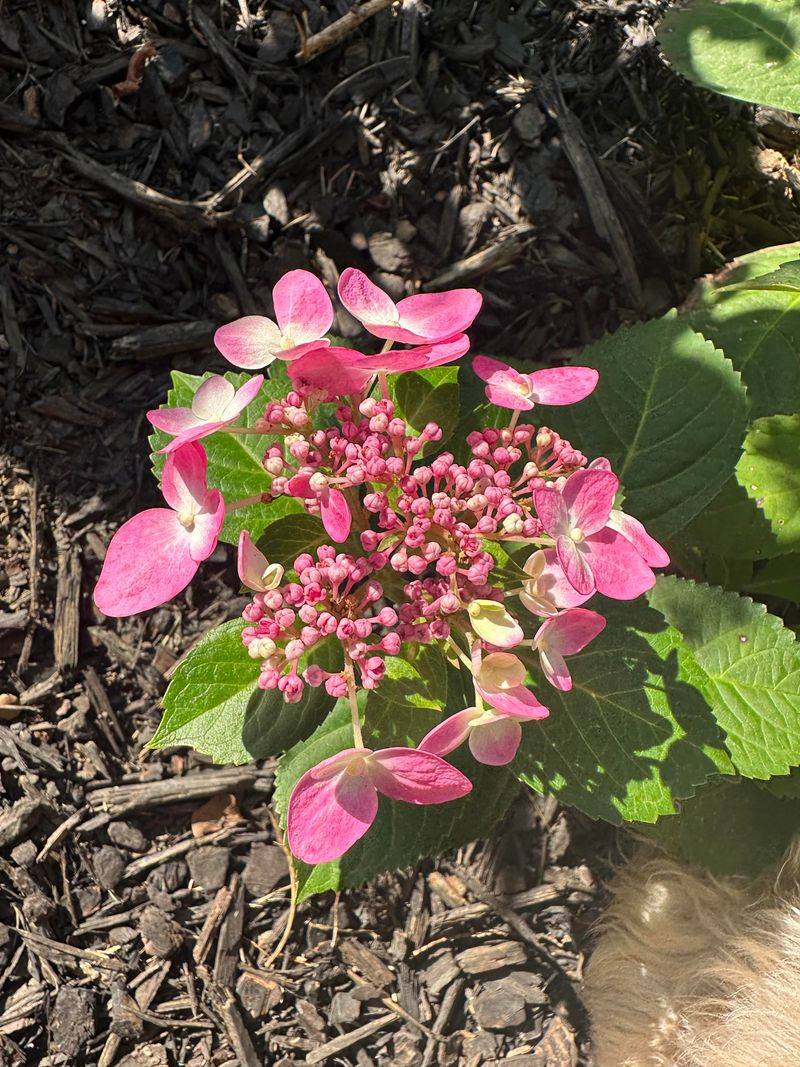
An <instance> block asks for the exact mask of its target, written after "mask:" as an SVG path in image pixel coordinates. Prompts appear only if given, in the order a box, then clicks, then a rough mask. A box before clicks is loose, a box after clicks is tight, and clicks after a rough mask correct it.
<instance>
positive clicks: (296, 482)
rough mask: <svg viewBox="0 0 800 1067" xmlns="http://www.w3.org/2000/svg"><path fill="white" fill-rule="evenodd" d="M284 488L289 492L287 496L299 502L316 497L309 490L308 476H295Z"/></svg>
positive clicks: (309, 477)
mask: <svg viewBox="0 0 800 1067" xmlns="http://www.w3.org/2000/svg"><path fill="white" fill-rule="evenodd" d="M286 488H287V489H288V490H289V496H296V497H299V498H300V499H301V500H312V499H315V498H316V496H317V494H316V493H315V492H314V490H313V489H312V488H311V475H310V474H295V476H294V477H293V478H290V479H289V481H288V482H287V483H286Z"/></svg>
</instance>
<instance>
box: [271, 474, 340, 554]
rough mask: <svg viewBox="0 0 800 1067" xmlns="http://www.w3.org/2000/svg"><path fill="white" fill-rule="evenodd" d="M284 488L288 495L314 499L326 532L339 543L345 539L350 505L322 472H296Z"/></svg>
mask: <svg viewBox="0 0 800 1067" xmlns="http://www.w3.org/2000/svg"><path fill="white" fill-rule="evenodd" d="M286 488H287V491H288V493H289V495H290V496H296V497H299V498H300V499H301V500H316V501H317V502H318V504H319V513H320V518H321V519H322V525H323V526H324V527H325V530H326V532H327V533H328V534H329V535H330V536H331V537H332V538H333V540H334V541H337V542H338V543H339V544H341V542H342V541H346V540H347V538H348V536H349V534H350V524H351V522H352V518H351V515H350V505H349V504H348V503H347V497H346V496H345V495H344V493H343V492H342V491H341V489H337V488H336V487H335V486H332V485H330V484H329V483H328V479H327V477H326V476H325V475H324V474H321V473H319V472H316V473H314V472H312V473H310V474H303V473H301V474H296V475H295V476H294V478H290V479H289V481H288V483H287V486H286Z"/></svg>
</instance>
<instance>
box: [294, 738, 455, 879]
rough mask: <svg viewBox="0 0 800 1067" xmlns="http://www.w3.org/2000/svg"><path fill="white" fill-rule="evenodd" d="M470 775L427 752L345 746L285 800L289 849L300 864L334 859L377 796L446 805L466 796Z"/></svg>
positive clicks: (372, 812) (373, 811)
mask: <svg viewBox="0 0 800 1067" xmlns="http://www.w3.org/2000/svg"><path fill="white" fill-rule="evenodd" d="M471 789H472V782H470V780H469V778H467V777H466V776H465V775H463V774H462V773H461V771H459V770H456V768H455V767H452V766H451V765H450V764H449V763H447V762H445V760H443V759H441V758H440V757H439V756H437V755H435V754H433V753H431V752H422V751H419V750H418V749H413V748H383V749H378V750H377V751H372V750H371V749H368V748H349V749H345V750H344V751H343V752H339V753H338V754H337V755H335V756H331V757H330V758H329V759H326V760H323V761H322V763H319V764H317V766H316V767H312V768H311V770H309V771H306V773H305V774H304V775H303V776H302V777H301V778H300V779H299V780H298V782H297V784H296V785H295V787H294V789H293V791H292V795H291V797H290V798H289V810H288V813H287V817H286V832H287V836H288V839H289V847H290V848H291V850H292V852H293V853H294V854H295V856H297V858H298V859H300V860H302V861H303V862H304V863H327V862H328V861H329V860H335V859H338V858H339V857H340V856H342V855H344V853H345V852H347V850H348V849H349V848H351V847H352V846H353V845H354V844H355V843H356V841H358V840H359V839H360V838H362V837H363V836H364V834H365V833H366V832H367V830H369V828H370V826H371V825H372V824H373V822H374V821H375V816H376V815H377V814H378V794H379V793H382V794H383V796H385V797H389V799H390V800H402V801H404V802H405V803H407V804H444V803H446V802H447V801H449V800H457V799H458V798H459V797H463V796H466V795H467V793H469V792H470V790H471Z"/></svg>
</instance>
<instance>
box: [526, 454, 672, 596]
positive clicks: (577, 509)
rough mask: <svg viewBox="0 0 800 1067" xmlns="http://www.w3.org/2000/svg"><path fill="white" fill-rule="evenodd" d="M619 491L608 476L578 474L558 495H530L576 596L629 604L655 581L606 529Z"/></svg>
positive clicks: (631, 549) (623, 541)
mask: <svg viewBox="0 0 800 1067" xmlns="http://www.w3.org/2000/svg"><path fill="white" fill-rule="evenodd" d="M618 488H619V479H618V478H617V477H616V475H614V474H612V473H611V471H607V470H597V469H595V470H579V471H575V473H574V474H571V475H570V476H569V478H567V480H566V482H565V483H564V485H563V486H562V487H561V488H560V489H555V488H552V487H549V486H548V487H544V488H540V489H535V490H534V493H533V502H534V506H535V508H536V513H537V515H538V516H539V519H540V520H541V523H542V525H543V526H544V528H545V530H546V532H547V533H548V534H550V536H551V537H554V538H555V540H556V552H557V554H558V562H559V563H560V564H561V566H562V567H563V568H564V574H565V575H566V577H567V580H568V581H569V583H570V584H571V585H572V586H573V588H574V589H576V590H577V592H579V593H581V594H590V593H593V592H594V591H595V589H596V590H597V591H598V592H600V593H603V594H604V595H605V596H608V597H612V598H614V599H615V600H633V599H634V598H635V597H637V596H639V595H640V594H642V593H644V592H645V591H646V590H647V589H650V588H652V586H653V585H654V583H655V580H656V579H655V575H654V574H653V571H652V570H651V568H650V567H649V566H648V564H647V563H646V562H645V560H644V559H643V558H642V556H641V555H640V554H639V552H637V550H636V549H635V548H634V546H633V545H632V544H631V542H630V541H628V540H627V539H626V538H625V537H623V535H622V534H621V533H619V532H618V531H617V530H615V529H612V528H611V527H610V526H609V525H608V520H609V518H610V516H611V510H612V506H613V503H614V496H615V495H616V492H617V490H618Z"/></svg>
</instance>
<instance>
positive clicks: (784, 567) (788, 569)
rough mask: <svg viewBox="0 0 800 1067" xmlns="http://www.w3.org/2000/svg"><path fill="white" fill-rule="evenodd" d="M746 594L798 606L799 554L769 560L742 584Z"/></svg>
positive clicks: (799, 581)
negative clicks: (769, 597) (792, 603)
mask: <svg viewBox="0 0 800 1067" xmlns="http://www.w3.org/2000/svg"><path fill="white" fill-rule="evenodd" d="M744 589H745V591H746V592H748V593H755V594H756V596H759V597H763V596H774V597H778V598H779V599H780V600H791V601H793V602H794V603H795V604H800V553H792V554H791V555H788V556H778V558H777V559H770V560H767V562H766V563H765V564H764V566H763V567H761V568H760V569H759V570H757V571H756V573H755V574H754V575H753V576H752V577H751V578H750V579H749V580H748V581H747V582H746V583H745V584H744Z"/></svg>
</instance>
